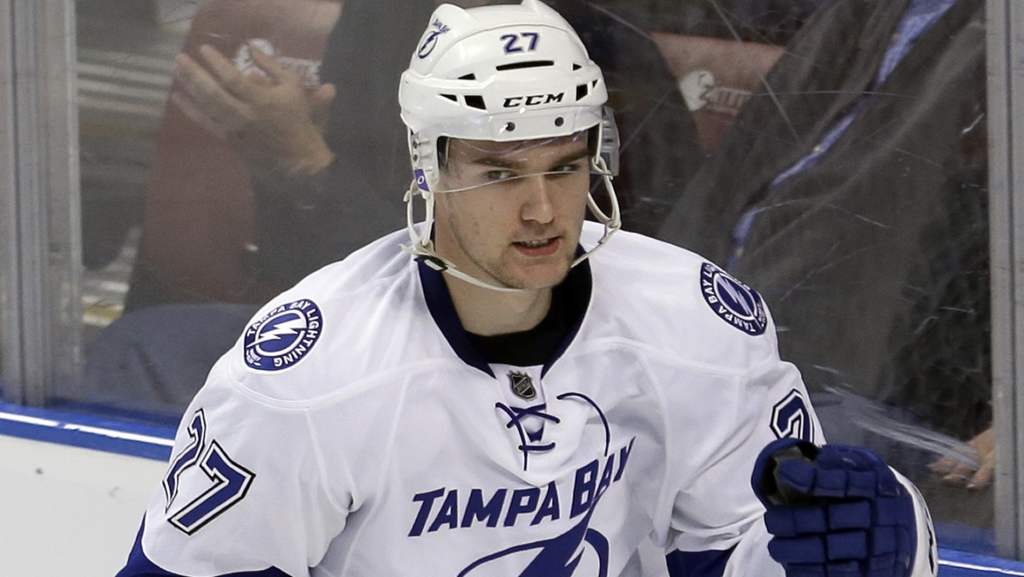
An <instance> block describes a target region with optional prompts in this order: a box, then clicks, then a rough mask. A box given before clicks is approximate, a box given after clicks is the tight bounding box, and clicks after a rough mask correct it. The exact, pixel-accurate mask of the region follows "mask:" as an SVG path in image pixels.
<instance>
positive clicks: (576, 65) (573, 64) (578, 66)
mask: <svg viewBox="0 0 1024 577" xmlns="http://www.w3.org/2000/svg"><path fill="white" fill-rule="evenodd" d="M580 68H583V66H581V65H579V64H576V63H575V62H573V63H572V71H573V72H576V71H577V70H579V69H580Z"/></svg>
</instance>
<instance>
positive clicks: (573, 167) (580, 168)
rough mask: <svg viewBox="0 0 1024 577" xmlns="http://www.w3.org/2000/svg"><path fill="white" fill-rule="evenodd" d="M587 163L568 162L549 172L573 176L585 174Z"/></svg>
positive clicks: (584, 160) (581, 160)
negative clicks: (580, 173)
mask: <svg viewBox="0 0 1024 577" xmlns="http://www.w3.org/2000/svg"><path fill="white" fill-rule="evenodd" d="M586 170H587V161H586V159H580V160H577V161H576V162H570V163H568V164H562V165H559V166H556V167H554V168H553V169H551V172H553V173H555V174H575V173H577V172H586Z"/></svg>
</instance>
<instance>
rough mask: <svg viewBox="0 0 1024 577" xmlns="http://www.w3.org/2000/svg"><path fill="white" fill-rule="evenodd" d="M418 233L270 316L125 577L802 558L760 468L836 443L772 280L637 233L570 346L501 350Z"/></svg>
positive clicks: (208, 400)
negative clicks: (488, 346)
mask: <svg viewBox="0 0 1024 577" xmlns="http://www.w3.org/2000/svg"><path fill="white" fill-rule="evenodd" d="M600 232H601V230H600V227H599V226H595V225H593V224H591V223H587V224H585V227H584V236H583V240H582V244H583V245H584V246H591V245H592V244H593V243H594V242H595V241H596V239H597V238H598V237H599V236H600ZM402 235H403V233H395V234H394V235H390V236H388V237H385V238H383V239H381V240H379V241H377V242H376V243H374V244H372V245H370V246H368V247H366V248H364V249H363V250H361V251H359V252H357V253H354V254H352V255H351V256H350V257H348V258H347V259H345V260H344V261H342V262H339V263H335V264H333V265H329V266H327V267H325V268H324V269H322V270H320V271H318V272H316V273H314V274H312V275H311V276H309V277H307V278H306V279H305V280H303V281H302V282H300V283H299V284H298V285H297V286H295V287H294V288H293V289H291V290H288V291H287V292H285V293H283V294H281V295H280V296H278V297H277V298H276V299H274V300H273V301H272V302H270V303H269V304H267V305H266V306H265V307H264V308H263V309H262V310H261V311H260V312H259V313H258V314H257V315H256V317H255V318H254V319H253V321H252V322H251V324H250V326H249V327H248V329H247V330H246V331H245V333H244V334H243V335H242V336H241V337H240V338H239V340H238V341H237V343H236V344H235V346H234V348H233V349H232V350H230V351H229V352H228V353H227V354H225V355H224V356H223V357H222V358H221V359H220V361H219V362H218V363H217V365H216V366H215V367H214V369H213V370H212V372H211V373H210V376H209V379H208V380H207V382H206V384H205V386H204V387H203V389H202V390H201V391H200V392H199V393H198V395H197V396H196V398H195V400H194V401H193V403H192V405H191V407H190V408H189V410H188V412H187V414H186V415H185V418H184V420H183V421H182V424H181V426H180V428H179V430H178V434H177V439H176V444H175V448H174V452H173V455H172V460H171V465H170V468H169V471H168V474H167V476H166V478H165V479H164V482H163V486H162V487H161V488H160V490H158V491H156V493H155V494H154V496H153V498H152V501H151V503H150V505H149V509H148V512H147V514H146V518H145V521H144V524H143V530H142V532H141V533H140V539H139V542H138V543H137V544H136V549H135V551H134V552H133V561H132V562H131V563H129V567H128V568H127V569H125V570H124V571H123V572H122V573H121V575H124V576H129V575H142V574H154V575H183V576H219V575H228V574H234V573H243V572H251V573H244V574H246V575H250V574H252V575H289V576H293V577H298V576H306V575H311V576H317V577H325V576H332V577H342V576H345V577H348V576H412V575H416V576H439V577H440V576H444V577H463V576H466V577H481V576H517V575H518V576H539V577H551V576H564V577H568V576H570V575H571V576H573V577H592V576H593V577H597V576H606V575H607V576H639V575H663V574H665V571H666V570H665V565H664V556H663V555H664V553H666V552H673V551H682V552H693V553H701V552H712V553H710V555H712V556H714V555H716V553H714V552H723V553H721V555H719V557H721V562H723V563H724V562H725V560H726V559H728V566H727V567H726V568H725V574H726V575H745V576H751V575H759V576H781V575H783V571H782V568H781V567H780V566H779V565H778V564H776V563H775V562H774V561H772V560H771V558H770V557H769V556H768V552H767V549H766V543H767V541H768V538H769V536H768V534H767V533H766V531H765V529H764V525H763V522H762V521H761V516H762V513H763V508H762V506H761V504H760V503H759V502H758V501H757V499H756V498H755V496H754V493H753V491H752V490H751V486H750V477H751V472H752V469H753V464H754V461H755V458H756V457H757V455H758V453H759V451H760V450H761V448H762V447H764V446H765V445H766V444H768V443H769V442H771V441H773V440H774V439H776V438H777V437H780V436H796V437H802V438H804V439H807V440H811V441H813V442H817V443H821V442H823V439H822V438H821V433H820V427H819V424H818V422H817V419H816V417H815V416H814V413H813V411H812V409H811V407H810V405H809V403H807V401H806V399H807V393H806V391H805V389H804V386H803V384H802V382H801V380H800V375H799V373H798V371H797V370H796V369H795V368H794V367H793V366H792V365H790V364H788V363H785V362H782V361H780V359H779V357H778V354H777V347H776V337H775V333H774V326H773V324H772V321H771V318H770V316H769V315H768V313H767V311H766V309H765V307H764V304H763V303H762V302H761V299H760V297H759V296H758V295H757V293H756V292H754V291H752V290H751V289H749V288H748V287H746V286H744V285H743V284H741V283H739V282H738V281H736V280H734V279H732V278H731V277H729V276H728V275H727V274H725V273H724V272H723V271H722V270H720V269H719V268H717V267H716V266H714V265H713V264H711V263H708V262H706V261H704V260H702V259H701V258H700V257H698V256H696V255H694V254H692V253H689V252H687V251H684V250H682V249H679V248H677V247H673V246H671V245H668V244H665V243H661V242H658V241H655V240H651V239H649V238H646V237H643V236H639V235H635V234H630V233H625V232H620V233H619V234H617V235H616V237H615V238H614V240H613V241H612V242H610V243H608V245H607V246H605V247H603V248H602V249H601V250H600V251H598V252H597V253H596V254H595V255H594V257H593V258H592V259H590V261H588V262H590V263H591V264H589V266H588V265H581V266H580V267H577V268H576V269H574V271H573V273H572V275H575V277H577V278H582V279H583V281H582V282H583V283H584V284H585V285H586V287H587V288H588V290H587V291H586V293H587V294H589V303H588V304H587V306H586V312H585V314H584V315H583V316H582V319H581V322H579V323H578V324H577V326H576V328H575V330H574V331H573V334H572V335H571V337H570V338H569V339H568V340H567V342H566V343H565V346H564V347H563V348H562V349H561V350H560V351H559V354H558V355H556V357H557V358H555V359H554V360H553V362H549V363H547V364H546V365H544V366H507V365H491V364H487V363H486V362H484V361H483V360H482V358H481V357H480V356H479V355H478V354H477V353H476V352H475V351H473V350H472V347H471V346H470V345H469V341H468V340H467V337H466V334H465V333H464V332H463V330H462V328H461V325H459V323H458V318H457V316H456V315H455V311H454V308H453V307H452V304H451V300H450V298H449V297H448V293H447V291H446V289H445V288H444V282H443V279H442V278H441V276H440V274H439V273H437V272H435V271H432V270H430V269H429V268H427V267H425V266H423V265H420V264H418V263H416V262H414V261H413V260H412V259H410V257H409V255H407V254H406V253H404V252H402V251H401V250H400V249H399V245H400V244H401V243H402V242H403V241H405V238H404V237H403V236H402ZM591 279H592V282H591ZM925 515H926V513H923V512H922V515H920V516H922V517H923V516H925ZM922 522H924V521H922ZM922 527H923V526H922ZM920 532H921V531H919V533H920ZM919 549H921V548H920V547H919ZM650 550H655V551H657V553H656V554H655V555H653V556H650V555H645V554H644V551H650ZM923 554H925V553H922V552H921V551H919V553H918V561H919V565H920V560H921V559H922V555H923ZM652 560H653V562H652ZM143 566H145V567H150V568H151V569H150V570H151V571H153V572H152V573H145V572H144V571H143V570H142V569H139V568H140V567H143ZM156 568H159V570H160V571H162V572H156V571H157V570H156ZM689 574H690V573H688V575H689ZM715 574H721V572H718V573H715ZM918 574H920V575H925V574H927V573H918Z"/></svg>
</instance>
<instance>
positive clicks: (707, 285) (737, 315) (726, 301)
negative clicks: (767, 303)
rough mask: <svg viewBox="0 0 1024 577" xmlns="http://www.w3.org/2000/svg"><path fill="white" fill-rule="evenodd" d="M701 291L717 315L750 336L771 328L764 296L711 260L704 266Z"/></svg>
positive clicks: (701, 274) (701, 272)
mask: <svg viewBox="0 0 1024 577" xmlns="http://www.w3.org/2000/svg"><path fill="white" fill-rule="evenodd" d="M700 292H701V294H702V295H704V301H705V302H707V303H708V306H710V307H711V310H713V311H715V314H716V315H718V316H720V317H722V319H723V320H725V321H726V322H727V323H729V324H730V325H732V326H734V327H736V328H737V329H739V330H741V331H743V332H745V333H747V334H748V335H753V336H757V335H761V334H764V331H765V329H766V328H768V316H767V314H766V313H765V311H764V303H763V302H762V301H761V295H759V294H757V291H755V290H754V289H752V288H750V287H748V286H747V285H745V284H743V283H741V282H740V281H738V280H736V279H734V278H733V277H731V276H729V273H727V272H725V271H724V270H722V269H720V268H718V267H717V266H715V265H713V264H711V263H707V262H706V263H704V265H703V266H701V269H700Z"/></svg>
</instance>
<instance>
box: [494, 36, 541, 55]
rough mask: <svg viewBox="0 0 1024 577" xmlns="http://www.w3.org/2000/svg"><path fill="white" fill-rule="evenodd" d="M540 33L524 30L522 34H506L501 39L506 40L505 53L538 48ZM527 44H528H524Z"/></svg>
mask: <svg viewBox="0 0 1024 577" xmlns="http://www.w3.org/2000/svg"><path fill="white" fill-rule="evenodd" d="M538 38H540V34H537V33H536V32H523V33H521V34H504V35H502V36H501V40H503V41H504V42H505V54H516V53H518V52H530V51H532V50H536V49H537V39H538ZM523 44H525V45H526V46H523Z"/></svg>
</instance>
